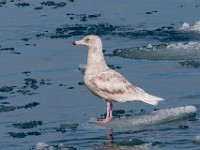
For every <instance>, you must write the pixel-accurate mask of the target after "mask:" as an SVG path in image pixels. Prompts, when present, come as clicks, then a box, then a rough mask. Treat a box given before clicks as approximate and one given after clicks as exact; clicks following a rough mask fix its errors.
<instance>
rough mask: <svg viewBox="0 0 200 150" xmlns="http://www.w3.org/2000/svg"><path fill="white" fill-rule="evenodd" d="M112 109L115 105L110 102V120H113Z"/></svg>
mask: <svg viewBox="0 0 200 150" xmlns="http://www.w3.org/2000/svg"><path fill="white" fill-rule="evenodd" d="M112 109H113V104H112V102H110V112H109V115H110V117H109V118H110V120H112V118H113V116H112Z"/></svg>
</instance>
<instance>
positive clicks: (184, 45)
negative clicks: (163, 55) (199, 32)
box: [166, 42, 200, 50]
mask: <svg viewBox="0 0 200 150" xmlns="http://www.w3.org/2000/svg"><path fill="white" fill-rule="evenodd" d="M166 48H167V49H185V50H192V49H193V50H194V49H196V50H198V49H200V43H198V42H189V43H182V42H179V43H173V44H169V45H167V47H166Z"/></svg>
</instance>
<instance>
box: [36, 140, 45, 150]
mask: <svg viewBox="0 0 200 150" xmlns="http://www.w3.org/2000/svg"><path fill="white" fill-rule="evenodd" d="M36 150H48V144H46V143H43V142H39V143H37V145H36Z"/></svg>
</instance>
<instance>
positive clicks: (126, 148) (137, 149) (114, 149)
mask: <svg viewBox="0 0 200 150" xmlns="http://www.w3.org/2000/svg"><path fill="white" fill-rule="evenodd" d="M122 143H123V142H122ZM125 143H126V142H125ZM130 143H131V142H130ZM130 143H129V144H130ZM129 144H128V145H124V144H122V145H121V144H120V143H118V142H116V141H114V136H113V129H112V128H108V129H107V142H106V146H105V145H104V146H105V147H104V148H101V150H148V149H149V148H148V146H147V145H146V144H141V145H134V144H133V145H132V146H131V144H130V145H129Z"/></svg>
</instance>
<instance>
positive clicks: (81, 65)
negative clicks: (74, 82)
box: [78, 64, 87, 74]
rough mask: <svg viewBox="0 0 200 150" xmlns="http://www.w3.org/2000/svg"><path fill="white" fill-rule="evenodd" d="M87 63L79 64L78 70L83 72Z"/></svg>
mask: <svg viewBox="0 0 200 150" xmlns="http://www.w3.org/2000/svg"><path fill="white" fill-rule="evenodd" d="M86 67H87V65H86V64H79V67H78V70H79V71H80V72H81V73H82V74H85V70H86Z"/></svg>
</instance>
